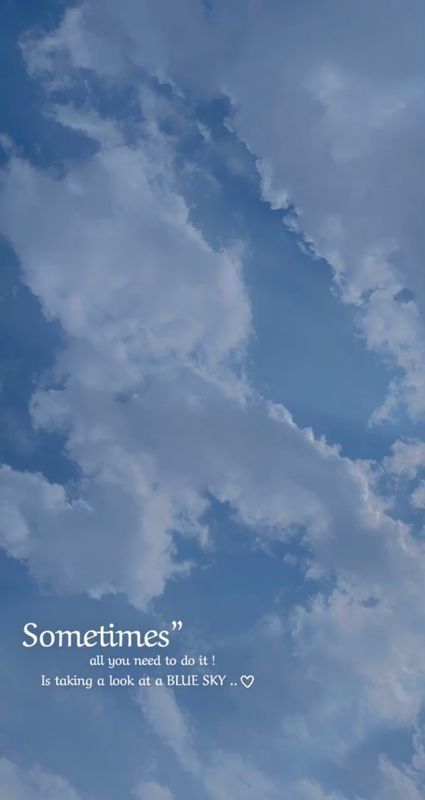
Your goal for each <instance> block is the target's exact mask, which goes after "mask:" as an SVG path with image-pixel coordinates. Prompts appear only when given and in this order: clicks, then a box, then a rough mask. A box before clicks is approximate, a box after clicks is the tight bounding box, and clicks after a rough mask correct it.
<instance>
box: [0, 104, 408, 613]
mask: <svg viewBox="0 0 425 800" xmlns="http://www.w3.org/2000/svg"><path fill="white" fill-rule="evenodd" d="M59 114H60V118H61V119H62V122H63V124H71V125H72V126H73V127H78V128H79V129H80V130H82V131H84V132H85V133H86V135H89V136H90V137H92V138H93V137H95V140H96V142H97V147H98V150H97V152H96V153H95V154H94V155H93V156H92V157H90V158H89V159H87V160H86V161H85V162H84V163H82V164H75V165H71V166H70V167H69V169H68V171H67V172H66V173H65V174H64V175H63V177H60V178H58V177H54V176H52V175H51V174H49V173H48V172H47V171H45V172H43V171H40V170H37V169H35V168H34V167H33V166H31V165H30V164H29V163H27V162H24V161H22V160H21V159H19V158H17V157H16V156H15V157H13V158H12V159H11V160H10V162H9V165H8V167H7V169H6V170H5V171H4V173H3V176H2V189H1V193H0V211H1V216H2V229H3V232H4V233H5V235H7V237H8V239H9V240H10V241H11V243H12V244H13V246H14V248H15V251H16V253H17V255H18V256H19V258H20V261H21V264H22V268H23V272H24V276H25V280H26V281H27V283H28V285H29V286H30V288H31V289H32V291H33V292H34V293H35V294H36V295H37V297H38V298H39V300H40V302H41V304H42V307H43V309H44V311H45V314H46V315H47V316H48V317H50V318H55V319H58V320H59V321H60V323H61V326H62V329H63V331H64V334H65V342H66V344H65V347H64V349H63V350H62V352H61V353H60V355H59V356H58V359H57V362H56V366H55V369H54V373H53V375H52V376H50V377H48V378H47V379H46V381H45V385H44V386H43V387H40V389H39V390H38V391H37V392H36V393H35V395H34V397H33V401H32V413H33V418H34V422H35V424H36V425H39V426H41V427H44V428H46V429H48V430H57V431H60V432H61V433H63V434H64V435H65V437H66V440H67V450H68V454H69V456H70V457H71V458H72V460H73V461H74V462H75V463H76V464H77V465H78V466H79V469H80V473H81V481H80V482H79V484H78V485H77V486H74V487H70V490H69V491H68V492H65V491H64V489H63V488H62V487H58V486H53V485H51V484H49V483H48V482H47V481H46V480H45V479H44V478H43V477H42V476H36V475H29V474H18V473H15V472H13V471H12V470H10V469H8V468H7V467H4V468H3V470H2V472H1V482H2V490H3V496H4V503H3V525H2V539H3V544H4V546H5V547H6V548H7V549H8V551H9V552H11V553H12V554H14V555H16V556H17V557H19V558H24V559H26V560H27V561H28V563H29V567H30V570H31V572H32V573H33V574H34V575H35V576H36V577H37V579H38V580H39V581H41V582H43V583H48V584H50V585H53V586H54V587H55V588H56V589H57V590H59V589H61V590H62V591H81V590H83V591H88V592H89V593H90V594H92V595H94V596H99V595H101V594H103V593H104V592H108V591H111V592H117V591H124V592H126V593H127V594H128V596H129V597H130V599H131V600H132V602H134V603H136V604H137V605H139V606H143V605H144V604H145V603H146V602H147V601H149V599H151V598H152V597H155V596H156V595H158V594H160V593H161V591H162V589H163V587H164V582H165V581H166V580H167V579H168V578H169V577H172V576H173V575H175V574H178V573H179V572H181V571H182V570H185V569H186V567H187V565H185V564H184V563H183V564H182V563H179V562H178V561H177V560H176V559H175V557H174V556H175V540H174V538H173V536H174V532H175V531H178V532H179V533H180V534H184V535H187V536H192V537H196V538H198V539H199V541H200V542H201V544H202V543H205V541H206V536H207V531H206V528H205V524H204V522H203V515H204V512H205V511H206V509H207V507H208V501H207V497H208V495H213V496H215V497H216V498H217V499H218V500H220V501H222V502H228V503H230V504H231V505H232V506H233V508H234V509H235V511H236V512H237V514H238V515H239V517H240V518H241V520H242V521H243V522H244V523H245V524H247V525H249V526H250V527H252V528H253V529H256V530H258V529H260V530H263V531H264V532H265V533H266V532H267V531H269V532H270V533H273V535H275V536H276V535H277V536H278V537H280V538H281V537H283V536H288V535H289V534H290V533H291V532H295V531H297V530H298V531H305V535H306V536H307V538H308V543H309V545H310V546H311V548H312V549H313V551H314V554H315V558H316V560H317V564H318V569H319V571H320V570H325V571H331V572H333V571H335V570H340V571H341V572H342V574H346V575H347V576H348V577H350V578H352V579H353V580H355V581H358V580H364V579H366V580H370V581H372V582H375V583H376V584H377V587H378V589H377V590H378V591H379V587H381V589H382V586H383V585H384V584H385V583H388V582H391V581H392V580H393V579H394V571H396V572H397V574H398V575H400V571H401V570H403V569H406V570H407V571H409V570H410V567H409V561H411V562H412V564H413V563H415V562H414V558H413V556H412V555H410V554H409V550H408V548H407V549H406V547H405V545H404V544H403V541H404V540H405V539H406V537H407V536H408V534H407V531H406V530H405V528H403V526H402V525H400V524H398V523H395V522H393V521H392V520H391V519H390V518H389V517H386V516H385V515H384V514H383V512H382V509H381V508H380V505H379V503H378V501H377V500H376V498H374V496H373V494H372V493H371V491H370V487H369V485H368V480H367V476H366V474H365V473H364V471H363V470H362V469H361V467H360V465H356V464H353V463H351V462H350V461H349V460H347V459H344V458H342V457H341V456H340V455H339V453H338V451H337V450H336V449H335V448H332V447H329V446H328V445H327V444H326V443H324V442H322V441H320V440H316V439H315V438H314V436H313V434H312V432H311V431H309V430H305V431H302V430H299V429H298V428H297V427H296V425H295V424H294V423H293V421H292V419H291V417H290V415H289V414H288V412H287V411H286V410H285V409H284V408H282V407H279V406H273V405H268V404H267V403H265V402H264V401H262V400H261V399H259V398H256V397H255V395H254V394H253V392H252V390H251V389H250V387H249V386H248V385H247V383H246V382H245V381H244V379H243V369H242V368H243V351H244V346H245V343H246V340H247V337H248V335H249V333H250V312H249V304H248V300H247V296H246V291H245V287H244V284H243V281H242V277H241V266H240V262H239V261H238V258H237V256H236V255H235V254H232V253H229V252H225V251H222V252H219V253H216V252H214V251H212V250H211V248H210V247H209V246H208V245H207V244H206V243H205V241H204V240H203V239H202V237H201V235H200V233H199V232H198V231H196V230H195V229H194V228H193V227H192V225H191V224H190V223H189V221H188V216H187V210H186V207H185V205H184V202H183V200H182V198H181V197H180V196H179V195H178V194H177V192H176V190H175V188H174V186H173V170H172V158H171V155H170V151H169V148H168V146H167V143H166V141H165V140H164V138H163V137H161V136H160V135H159V134H158V132H156V133H154V134H151V133H147V132H146V130H143V129H142V131H141V132H140V140H139V143H138V144H137V145H135V144H134V143H133V144H132V145H131V146H130V145H129V144H127V143H125V141H124V140H123V138H122V136H121V134H120V131H119V129H118V128H117V127H116V126H115V127H114V125H113V123H112V122H111V121H110V120H102V119H100V118H99V117H98V116H96V115H93V114H92V115H89V116H88V118H87V117H86V116H85V115H82V114H78V113H77V112H76V111H75V109H72V108H71V109H68V112H66V111H65V110H64V109H63V108H62V109H60V111H59ZM336 487H338V490H337V491H335V489H336ZM406 541H407V540H406ZM412 546H413V545H412ZM99 553H101V554H102V557H101V558H99Z"/></svg>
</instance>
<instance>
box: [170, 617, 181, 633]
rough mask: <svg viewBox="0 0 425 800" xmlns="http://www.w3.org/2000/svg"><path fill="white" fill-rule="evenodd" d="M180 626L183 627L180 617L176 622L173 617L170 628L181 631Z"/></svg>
mask: <svg viewBox="0 0 425 800" xmlns="http://www.w3.org/2000/svg"><path fill="white" fill-rule="evenodd" d="M182 627H183V623H182V621H181V620H180V619H179V620H177V622H176V620H175V619H173V621H172V623H171V630H172V631H181V629H182Z"/></svg>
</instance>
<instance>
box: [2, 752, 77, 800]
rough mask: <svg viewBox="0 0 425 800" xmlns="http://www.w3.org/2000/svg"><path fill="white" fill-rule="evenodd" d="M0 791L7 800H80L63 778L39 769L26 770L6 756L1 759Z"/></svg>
mask: <svg viewBox="0 0 425 800" xmlns="http://www.w3.org/2000/svg"><path fill="white" fill-rule="evenodd" d="M0 792H1V794H2V797H4V798H6V797H7V800H58V798H59V797H60V798H61V800H80V795H79V794H77V792H75V791H74V789H73V788H72V786H70V784H69V783H68V782H67V781H66V780H64V779H63V778H60V777H58V776H57V775H51V774H49V773H47V772H43V771H42V770H39V769H33V770H29V771H25V770H23V769H20V767H18V766H16V764H14V763H13V762H12V761H9V760H8V759H6V758H1V759H0Z"/></svg>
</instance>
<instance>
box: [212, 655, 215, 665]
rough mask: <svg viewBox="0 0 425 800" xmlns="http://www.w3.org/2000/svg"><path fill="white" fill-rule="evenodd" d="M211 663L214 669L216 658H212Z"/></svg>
mask: <svg viewBox="0 0 425 800" xmlns="http://www.w3.org/2000/svg"><path fill="white" fill-rule="evenodd" d="M211 661H212V665H213V667H215V656H211Z"/></svg>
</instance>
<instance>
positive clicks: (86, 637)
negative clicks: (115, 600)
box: [22, 622, 183, 647]
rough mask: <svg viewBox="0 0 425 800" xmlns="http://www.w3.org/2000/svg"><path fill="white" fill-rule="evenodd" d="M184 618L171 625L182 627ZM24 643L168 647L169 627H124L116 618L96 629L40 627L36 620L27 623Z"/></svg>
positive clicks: (29, 645)
mask: <svg viewBox="0 0 425 800" xmlns="http://www.w3.org/2000/svg"><path fill="white" fill-rule="evenodd" d="M182 626H183V623H182V622H172V623H171V629H172V630H173V631H174V630H181V629H182ZM24 635H25V639H24V641H23V642H22V646H23V647H34V646H35V645H39V646H40V647H54V646H56V647H74V646H75V647H168V645H169V644H170V632H169V631H155V630H151V631H146V632H143V631H122V630H117V629H116V628H115V625H114V623H113V622H110V623H109V625H108V626H105V625H101V626H100V627H99V628H97V629H96V630H89V631H79V630H73V631H71V630H57V631H51V630H43V631H40V632H39V631H38V625H37V623H36V622H27V623H26V625H24Z"/></svg>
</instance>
